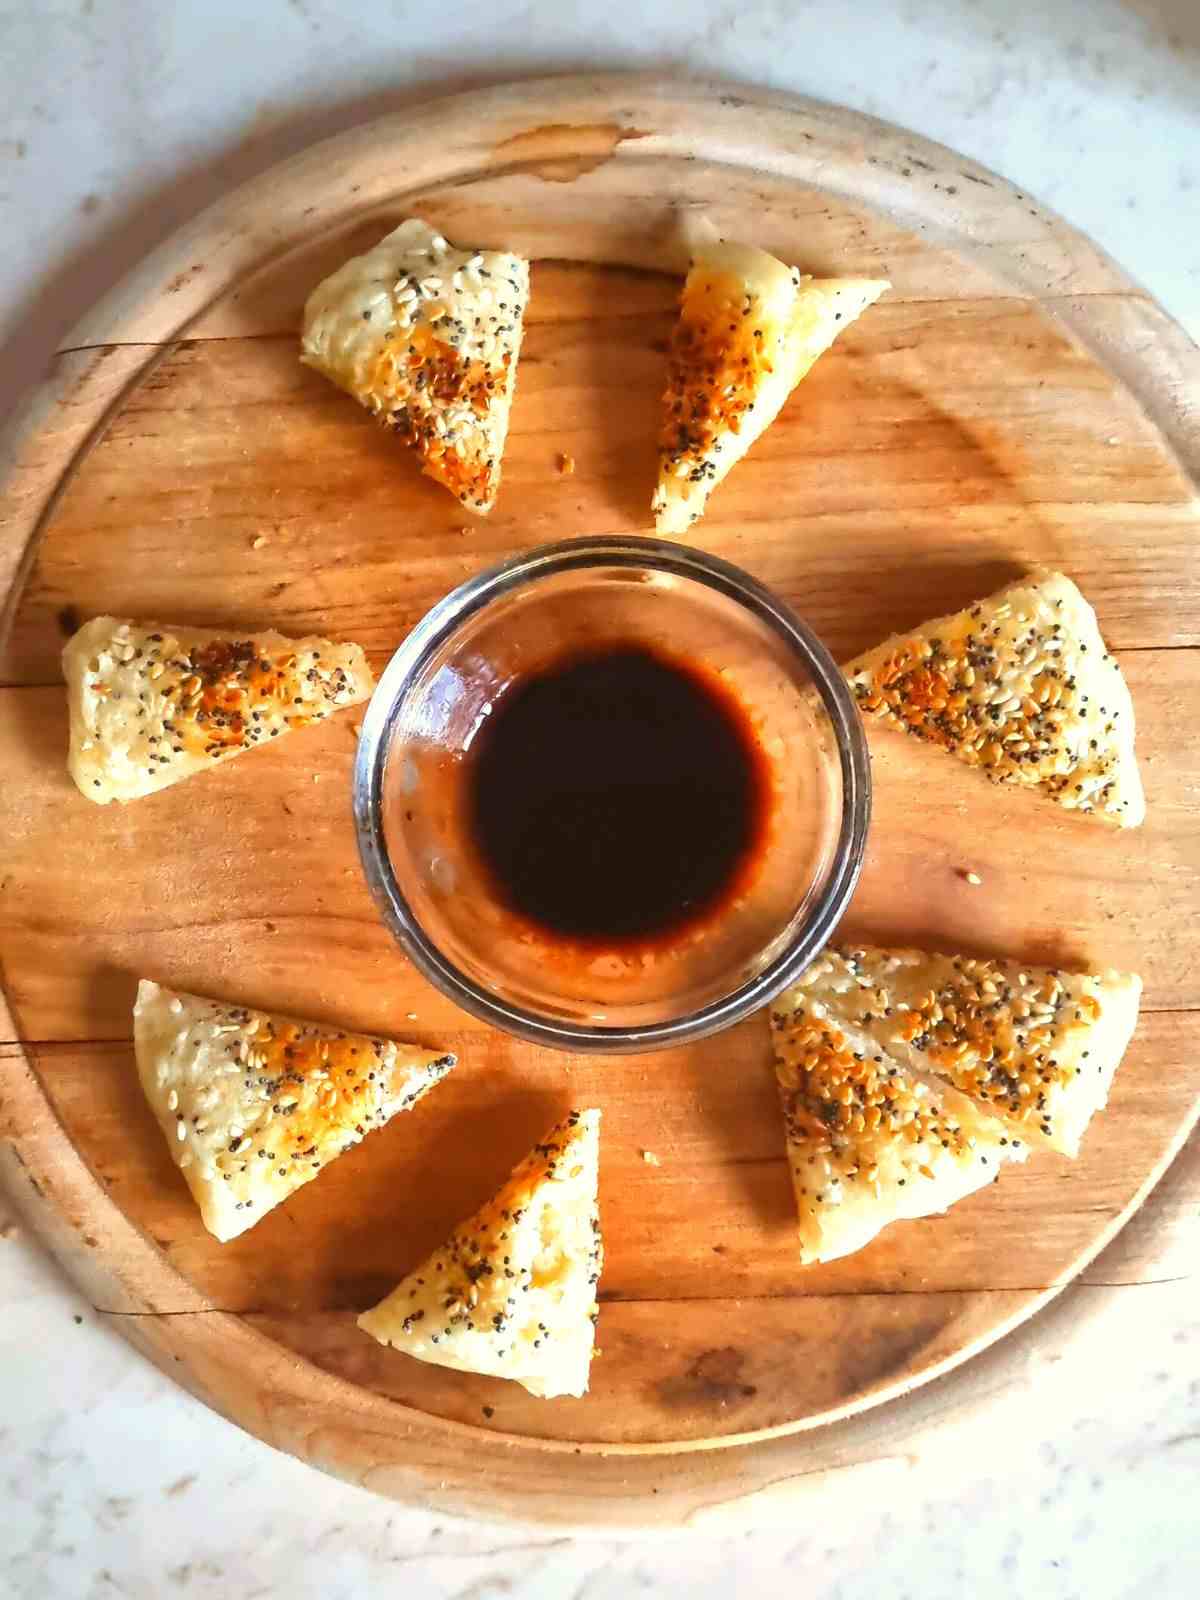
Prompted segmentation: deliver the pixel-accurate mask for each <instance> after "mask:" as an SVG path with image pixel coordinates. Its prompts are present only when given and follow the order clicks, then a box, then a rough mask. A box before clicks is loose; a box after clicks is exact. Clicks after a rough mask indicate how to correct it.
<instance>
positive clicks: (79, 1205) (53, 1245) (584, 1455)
mask: <svg viewBox="0 0 1200 1600" xmlns="http://www.w3.org/2000/svg"><path fill="white" fill-rule="evenodd" d="M0 1060H3V1063H4V1078H3V1083H4V1092H3V1098H2V1100H0V1186H2V1187H3V1188H4V1190H5V1191H6V1193H7V1195H8V1197H9V1198H10V1200H11V1201H12V1203H13V1205H14V1208H15V1209H16V1210H17V1212H18V1213H19V1215H20V1216H21V1218H22V1220H23V1222H24V1223H25V1224H26V1225H27V1226H28V1227H29V1228H30V1229H31V1231H32V1232H34V1233H35V1234H36V1235H37V1237H38V1238H40V1239H41V1240H42V1242H43V1243H44V1244H45V1245H46V1246H47V1247H48V1248H49V1249H50V1251H51V1253H52V1254H53V1255H54V1256H55V1258H56V1259H57V1260H58V1262H59V1264H60V1265H61V1266H62V1267H63V1269H64V1270H65V1272H66V1273H67V1275H68V1277H70V1278H71V1279H72V1280H73V1281H74V1282H75V1283H76V1284H77V1286H78V1287H79V1288H80V1289H81V1290H82V1291H83V1292H84V1293H85V1294H86V1295H87V1296H88V1297H89V1299H90V1300H91V1301H92V1303H93V1305H95V1306H96V1307H97V1308H98V1309H99V1310H101V1311H102V1313H106V1314H107V1316H108V1318H109V1320H110V1322H111V1323H112V1325H113V1326H114V1327H115V1328H116V1329H117V1330H118V1331H119V1332H120V1333H121V1334H122V1335H123V1336H124V1337H125V1338H126V1339H127V1340H128V1341H129V1342H130V1343H131V1344H133V1345H134V1346H135V1348H137V1349H138V1350H140V1351H141V1352H142V1353H143V1354H144V1355H145V1356H147V1357H148V1358H149V1359H150V1360H151V1361H153V1362H154V1364H155V1365H156V1366H157V1367H159V1369H160V1370H161V1371H163V1372H164V1373H166V1374H167V1375H168V1376H170V1377H171V1378H172V1379H173V1380H174V1381H176V1382H178V1383H180V1384H181V1385H182V1386H183V1387H185V1388H186V1389H188V1391H189V1392H190V1393H191V1394H193V1395H195V1396H196V1397H197V1398H198V1399H200V1400H202V1401H204V1403H205V1404H207V1405H209V1406H210V1407H211V1408H212V1409H214V1410H216V1411H218V1412H219V1413H220V1414H221V1415H222V1416H224V1417H226V1418H227V1419H228V1420H230V1421H232V1422H234V1423H236V1424H237V1425H238V1426H240V1427H243V1428H245V1429H246V1430H247V1431H248V1432H251V1433H253V1434H254V1435H255V1436H256V1437H258V1438H261V1439H263V1440H264V1441H265V1442H266V1443H268V1444H270V1445H272V1446H273V1447H275V1448H277V1449H281V1450H285V1451H287V1452H288V1453H290V1454H293V1455H295V1456H297V1457H299V1458H300V1459H301V1460H304V1461H307V1462H309V1463H310V1464H312V1465H314V1466H319V1467H321V1468H323V1469H324V1470H326V1471H329V1472H332V1473H334V1474H335V1475H337V1476H339V1477H343V1478H346V1479H347V1480H348V1481H351V1482H355V1483H358V1484H361V1485H363V1486H365V1487H368V1488H372V1489H375V1490H377V1491H378V1492H380V1493H383V1494H387V1495H389V1496H392V1497H393V1498H396V1499H399V1500H403V1501H406V1502H408V1503H419V1504H422V1505H425V1506H427V1507H428V1508H429V1509H431V1510H436V1511H439V1512H443V1513H446V1514H452V1515H470V1516H474V1517H485V1518H492V1519H496V1518H502V1519H504V1520H513V1521H520V1522H525V1523H529V1522H536V1523H540V1524H542V1525H546V1526H563V1525H569V1526H572V1527H587V1528H597V1529H601V1528H609V1529H626V1530H631V1531H632V1530H636V1529H651V1528H656V1527H657V1528H664V1527H677V1526H680V1525H689V1526H696V1525H698V1524H704V1525H708V1524H709V1523H711V1522H712V1521H713V1520H717V1521H720V1520H723V1519H729V1518H732V1519H734V1520H736V1521H737V1522H738V1523H739V1524H740V1525H743V1526H754V1525H758V1524H760V1523H769V1522H771V1521H773V1520H775V1518H776V1517H777V1516H779V1515H781V1514H788V1515H790V1514H794V1510H795V1505H796V1501H797V1499H798V1498H799V1499H804V1500H807V1499H808V1498H810V1497H812V1496H813V1495H814V1494H815V1493H816V1492H817V1491H818V1490H820V1489H821V1488H822V1487H823V1486H824V1485H825V1484H826V1483H827V1482H829V1481H830V1479H831V1477H837V1478H841V1477H844V1476H846V1475H848V1474H849V1475H865V1476H866V1477H867V1478H868V1479H869V1480H871V1481H873V1480H874V1479H875V1478H876V1477H878V1476H879V1475H880V1474H884V1475H886V1474H888V1473H890V1472H891V1471H893V1470H895V1468H896V1466H897V1464H899V1465H902V1464H903V1463H904V1462H909V1461H911V1460H912V1459H914V1458H915V1457H914V1452H915V1453H916V1456H919V1455H920V1452H921V1450H922V1449H923V1448H925V1447H926V1445H925V1444H924V1443H923V1439H924V1435H925V1433H926V1431H927V1430H928V1429H930V1428H931V1426H932V1425H933V1424H934V1423H937V1424H938V1431H939V1433H941V1432H942V1431H943V1429H944V1426H945V1424H947V1423H948V1422H951V1421H954V1422H957V1423H960V1424H961V1423H965V1421H966V1420H967V1419H968V1418H969V1417H973V1416H976V1415H977V1414H979V1413H981V1412H983V1411H984V1410H985V1409H986V1408H987V1406H988V1404H989V1403H990V1402H991V1401H992V1400H993V1399H995V1398H996V1397H997V1396H998V1395H999V1394H1000V1393H1001V1392H1002V1391H1003V1390H1004V1389H1005V1388H1006V1387H1007V1386H1008V1385H1009V1384H1011V1383H1012V1382H1016V1381H1021V1380H1022V1379H1024V1380H1025V1381H1028V1377H1029V1373H1030V1372H1031V1371H1032V1369H1033V1367H1034V1366H1036V1365H1037V1364H1038V1363H1044V1362H1047V1361H1052V1360H1055V1359H1057V1358H1058V1357H1059V1356H1060V1355H1061V1354H1062V1353H1063V1351H1064V1350H1065V1349H1066V1347H1067V1346H1068V1344H1069V1343H1070V1340H1071V1338H1073V1336H1074V1333H1075V1331H1076V1330H1077V1329H1078V1327H1079V1326H1081V1325H1082V1323H1083V1321H1084V1320H1086V1319H1088V1318H1090V1316H1091V1315H1093V1314H1095V1313H1096V1312H1097V1311H1099V1310H1102V1309H1103V1307H1104V1306H1105V1305H1107V1304H1108V1303H1110V1298H1111V1296H1112V1295H1113V1294H1116V1293H1120V1292H1122V1288H1118V1287H1110V1286H1108V1285H1106V1284H1104V1283H1093V1284H1080V1283H1079V1282H1078V1281H1077V1280H1076V1281H1075V1282H1073V1283H1072V1284H1069V1285H1066V1286H1056V1287H1054V1288H1050V1289H1048V1290H1047V1291H1046V1292H1045V1294H1043V1295H1041V1296H1039V1297H1038V1298H1037V1300H1036V1301H1035V1302H1033V1303H1031V1304H1030V1305H1026V1306H1023V1307H1021V1308H1020V1309H1019V1311H1018V1312H1017V1314H1016V1315H1015V1317H1014V1318H1011V1319H1009V1320H1008V1321H1007V1322H1005V1323H1003V1324H1000V1325H999V1326H997V1327H996V1328H995V1329H993V1330H989V1333H988V1335H987V1336H986V1338H984V1339H980V1340H976V1341H975V1342H974V1343H973V1344H971V1345H968V1346H966V1347H964V1349H963V1350H962V1351H961V1352H957V1353H956V1354H955V1355H954V1356H953V1357H952V1358H951V1359H950V1360H948V1361H947V1362H945V1363H943V1364H942V1365H941V1366H940V1367H939V1368H936V1369H934V1370H933V1371H932V1372H930V1373H929V1374H928V1375H927V1376H923V1377H922V1380H921V1381H920V1383H919V1384H917V1385H916V1386H915V1387H912V1386H910V1387H908V1388H904V1387H903V1386H902V1387H901V1389H900V1391H899V1392H897V1393H894V1394H891V1395H890V1398H889V1395H888V1393H887V1392H885V1394H884V1396H882V1397H880V1396H878V1395H877V1396H872V1397H871V1399H870V1400H869V1401H867V1402H864V1404H863V1405H862V1406H861V1407H850V1408H847V1409H846V1411H845V1412H844V1413H834V1414H833V1419H832V1420H829V1421H825V1422H819V1423H809V1424H807V1425H805V1424H801V1425H800V1426H799V1427H790V1428H787V1429H785V1430H781V1429H772V1430H764V1432H762V1433H761V1434H756V1435H748V1436H738V1435H730V1436H728V1437H724V1438H721V1439H714V1440H709V1441H689V1442H686V1443H681V1444H676V1445H672V1444H662V1445H640V1446H624V1447H622V1446H606V1445H594V1444H593V1445H571V1444H566V1443H563V1442H560V1441H552V1440H538V1439H529V1438H525V1437H519V1436H514V1435H498V1434H494V1433H492V1432H490V1431H489V1430H485V1429H482V1428H476V1427H473V1426H471V1425H469V1424H466V1423H459V1422H450V1421H445V1420H442V1419H438V1418H430V1417H427V1416H424V1415H423V1414H421V1413H419V1412H414V1411H412V1410H410V1409H408V1408H406V1407H404V1406H401V1405H398V1404H396V1403H395V1402H392V1401H389V1400H385V1399H383V1398H382V1397H380V1396H375V1395H370V1394H365V1393H363V1392H362V1391H360V1390H358V1389H356V1388H355V1387H354V1386H353V1385H351V1384H349V1383H346V1382H344V1381H343V1380H341V1379H338V1378H335V1377H332V1376H331V1375H329V1374H327V1373H324V1372H319V1369H315V1368H313V1367H312V1366H311V1364H310V1363H309V1362H307V1361H305V1360H303V1359H302V1358H300V1357H297V1356H294V1355H292V1354H291V1353H290V1352H289V1351H287V1350H285V1349H283V1348H281V1347H280V1346H279V1345H277V1344H275V1343H274V1342H273V1341H271V1340H269V1339H267V1338H265V1337H264V1336H263V1335H261V1334H259V1333H258V1332H257V1331H256V1330H254V1329H253V1328H251V1327H249V1326H248V1325H247V1324H246V1323H245V1322H244V1321H243V1320H242V1319H241V1318H239V1317H238V1316H236V1315H234V1314H232V1313H229V1312H225V1311H221V1310H217V1309H214V1308H213V1307H211V1306H209V1305H208V1304H207V1303H206V1302H205V1300H204V1298H203V1297H202V1296H201V1295H199V1294H198V1293H197V1292H196V1290H195V1289H194V1288H192V1286H191V1285H190V1284H188V1283H187V1281H186V1280H184V1279H181V1278H180V1277H179V1276H178V1274H177V1273H176V1272H175V1271H174V1270H173V1269H172V1268H171V1267H170V1266H169V1264H168V1263H167V1262H166V1260H165V1258H164V1257H163V1256H162V1255H161V1253H160V1252H159V1251H158V1250H157V1249H156V1248H155V1247H154V1246H153V1245H152V1244H151V1243H150V1242H149V1241H147V1240H146V1239H145V1238H144V1237H143V1236H142V1234H141V1233H140V1232H139V1231H138V1230H137V1229H136V1228H135V1227H134V1226H133V1224H132V1223H130V1222H129V1220H128V1219H127V1218H126V1217H125V1216H124V1214H123V1213H122V1212H121V1211H120V1210H119V1208H118V1207H117V1206H116V1205H115V1203H114V1202H113V1201H112V1200H111V1199H110V1197H109V1196H108V1194H107V1192H106V1191H105V1190H104V1189H103V1187H102V1185H101V1184H100V1183H98V1182H97V1180H96V1179H95V1177H94V1176H93V1174H92V1173H91V1172H90V1170H89V1169H88V1168H87V1166H86V1164H85V1163H84V1161H83V1159H82V1157H80V1156H79V1154H78V1153H77V1152H76V1150H75V1149H74V1147H73V1146H71V1145H70V1144H69V1142H68V1141H67V1140H66V1137H65V1134H64V1132H63V1130H62V1127H61V1124H60V1123H59V1122H58V1119H57V1117H56V1116H55V1115H54V1113H53V1112H52V1110H51V1109H50V1107H49V1105H48V1103H47V1101H46V1099H45V1097H44V1095H43V1094H42V1090H41V1086H40V1084H39V1082H38V1080H37V1075H36V1073H35V1072H34V1070H33V1069H32V1067H30V1066H29V1064H28V1063H27V1062H26V1061H25V1059H24V1057H23V1054H22V1053H21V1052H20V1051H17V1050H11V1049H10V1050H8V1051H6V1052H3V1054H2V1055H0ZM1198 1114H1200V1105H1197V1107H1195V1108H1194V1111H1193V1118H1192V1122H1193V1123H1194V1121H1195V1118H1196V1116H1197V1115H1198ZM1189 1132H1190V1126H1184V1127H1181V1129H1180V1132H1179V1136H1178V1138H1177V1140H1176V1141H1174V1142H1173V1144H1172V1145H1171V1146H1170V1147H1169V1148H1168V1150H1167V1151H1165V1152H1164V1155H1163V1157H1162V1160H1161V1161H1160V1162H1159V1164H1158V1166H1157V1168H1156V1169H1155V1171H1154V1172H1152V1173H1151V1174H1150V1175H1148V1177H1147V1180H1146V1182H1145V1184H1144V1185H1143V1186H1142V1188H1141V1189H1140V1190H1139V1191H1138V1193H1137V1195H1135V1196H1134V1198H1133V1199H1132V1201H1131V1202H1130V1204H1129V1205H1128V1206H1127V1207H1125V1208H1124V1210H1123V1211H1122V1212H1121V1213H1120V1214H1119V1215H1118V1216H1116V1217H1115V1218H1114V1219H1113V1220H1112V1222H1111V1224H1110V1226H1109V1227H1108V1228H1107V1229H1106V1230H1105V1232H1104V1234H1103V1235H1102V1236H1100V1237H1099V1238H1098V1240H1097V1245H1096V1249H1095V1251H1094V1252H1091V1253H1090V1254H1089V1256H1088V1258H1087V1259H1088V1261H1094V1260H1095V1259H1096V1257H1097V1256H1099V1255H1101V1253H1102V1252H1104V1251H1105V1250H1106V1247H1108V1248H1112V1242H1113V1241H1114V1240H1115V1239H1118V1238H1119V1234H1120V1230H1121V1229H1122V1228H1123V1227H1124V1225H1125V1224H1126V1223H1127V1221H1128V1220H1129V1218H1130V1217H1131V1216H1132V1215H1133V1214H1134V1213H1135V1212H1136V1211H1137V1209H1138V1208H1139V1206H1141V1204H1142V1203H1143V1201H1144V1200H1145V1199H1146V1198H1147V1196H1148V1195H1149V1194H1150V1192H1151V1190H1152V1189H1155V1188H1156V1185H1157V1186H1158V1191H1157V1192H1158V1193H1159V1196H1160V1200H1159V1210H1160V1211H1161V1210H1162V1208H1163V1207H1164V1206H1169V1205H1176V1206H1180V1207H1182V1208H1184V1209H1186V1208H1187V1206H1188V1205H1189V1203H1190V1202H1189V1196H1191V1197H1193V1198H1194V1196H1195V1195H1196V1194H1197V1193H1200V1160H1198V1159H1195V1158H1196V1157H1197V1156H1200V1145H1198V1144H1197V1143H1196V1141H1193V1142H1192V1146H1191V1150H1190V1154H1189V1157H1188V1159H1184V1160H1181V1159H1179V1156H1180V1152H1181V1151H1182V1150H1183V1149H1184V1147H1185V1145H1186V1143H1187V1140H1188V1135H1189ZM1175 1189H1178V1190H1179V1195H1177V1196H1176V1195H1173V1193H1172V1191H1173V1190H1175ZM99 1239H105V1240H106V1241H107V1243H106V1251H105V1253H104V1254H102V1253H101V1252H100V1251H99V1250H98V1249H97V1248H96V1241H97V1240H99ZM1137 1259H1138V1261H1139V1265H1138V1273H1139V1278H1138V1279H1134V1280H1133V1285H1132V1286H1135V1285H1136V1283H1137V1282H1138V1281H1140V1275H1141V1274H1144V1273H1145V1274H1152V1273H1154V1271H1155V1270H1156V1269H1155V1258H1154V1253H1153V1236H1151V1238H1149V1239H1146V1238H1143V1241H1142V1244H1141V1254H1140V1256H1139V1257H1138V1258H1137ZM118 1260H119V1261H120V1263H121V1265H120V1266H117V1265H115V1264H114V1263H115V1262H116V1261H118ZM1084 1265H1086V1263H1084ZM1115 1270H1116V1271H1117V1272H1124V1273H1125V1274H1126V1275H1128V1272H1129V1266H1128V1261H1127V1260H1126V1262H1125V1263H1124V1265H1123V1266H1118V1267H1117V1268H1116V1269H1115ZM1148 1281H1151V1282H1153V1281H1155V1280H1154V1279H1153V1277H1151V1278H1150V1279H1149V1280H1148ZM1127 1286H1129V1285H1127ZM164 1301H166V1302H169V1303H170V1305H171V1307H172V1309H171V1311H170V1312H169V1313H160V1312H158V1311H157V1310H156V1306H158V1305H162V1304H163V1303H164ZM1064 1302H1066V1304H1065V1306H1064ZM314 1374H318V1381H317V1383H316V1384H315V1385H314V1383H313V1377H314ZM314 1394H315V1398H314ZM467 1443H469V1446H470V1448H469V1450H465V1451H464V1449H463V1445H464V1444H467ZM418 1456H419V1457H420V1464H419V1465H416V1464H414V1463H415V1461H416V1459H417V1457H418ZM614 1458H616V1459H618V1460H619V1461H620V1473H619V1475H614V1474H613V1473H612V1470H611V1468H612V1463H613V1460H614Z"/></svg>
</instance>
